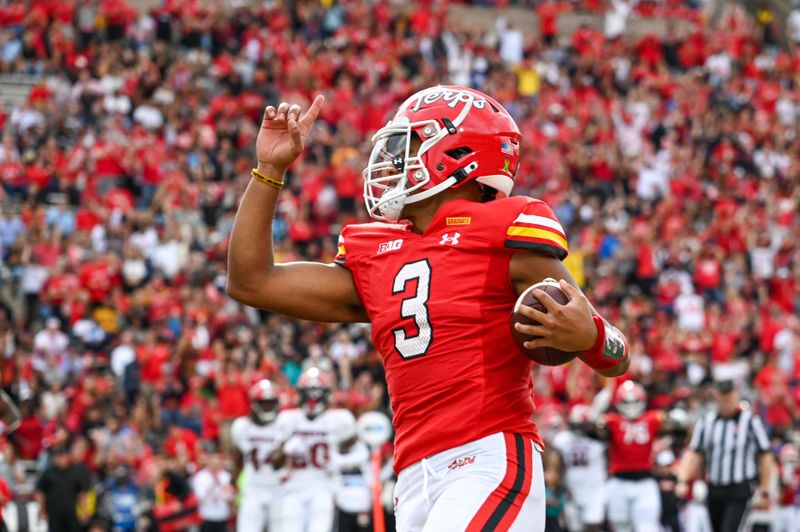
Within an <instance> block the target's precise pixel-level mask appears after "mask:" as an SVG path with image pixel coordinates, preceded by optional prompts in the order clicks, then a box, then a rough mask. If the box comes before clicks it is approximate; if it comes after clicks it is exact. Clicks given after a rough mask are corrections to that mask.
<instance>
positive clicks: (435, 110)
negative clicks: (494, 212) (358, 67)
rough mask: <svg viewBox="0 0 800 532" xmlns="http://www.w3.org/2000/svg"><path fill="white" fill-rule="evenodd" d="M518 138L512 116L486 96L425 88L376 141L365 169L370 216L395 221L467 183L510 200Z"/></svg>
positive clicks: (464, 90) (449, 88)
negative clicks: (411, 206)
mask: <svg viewBox="0 0 800 532" xmlns="http://www.w3.org/2000/svg"><path fill="white" fill-rule="evenodd" d="M520 139H521V135H520V132H519V128H518V127H517V124H516V123H515V122H514V119H513V118H512V117H511V115H510V114H508V112H507V111H506V110H505V109H503V107H502V106H501V105H500V104H499V103H497V102H496V101H495V100H493V99H492V98H490V97H489V96H487V95H485V94H483V93H482V92H479V91H476V90H474V89H470V88H468V87H457V86H436V87H430V88H428V89H425V90H422V91H420V92H418V93H416V94H414V95H413V96H411V97H410V98H409V99H408V100H406V101H405V102H403V104H402V105H401V106H400V108H399V109H398V111H397V114H396V115H395V116H394V118H392V120H391V121H390V122H389V123H388V124H387V125H386V126H385V127H384V128H382V129H380V130H379V131H378V132H377V133H376V134H375V136H374V137H372V144H373V147H372V153H371V155H370V158H369V163H368V164H367V167H366V169H365V170H364V201H365V202H366V204H367V211H368V212H369V214H370V216H372V217H373V218H376V219H379V220H384V221H389V222H396V221H397V220H399V219H400V216H401V214H402V212H403V208H404V207H405V206H406V205H408V204H411V203H416V202H418V201H421V200H424V199H427V198H430V197H431V196H434V195H436V194H438V193H439V192H441V191H443V190H445V189H448V188H451V187H453V188H455V187H459V186H461V185H463V184H464V183H467V182H469V181H477V182H478V183H480V184H481V185H483V186H485V187H489V188H490V189H492V190H493V191H496V193H497V195H498V196H500V197H506V196H508V195H510V194H511V189H512V187H513V186H514V176H515V175H516V173H517V167H518V166H519V164H518V163H519V142H520Z"/></svg>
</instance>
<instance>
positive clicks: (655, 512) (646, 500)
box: [603, 381, 664, 532]
mask: <svg viewBox="0 0 800 532" xmlns="http://www.w3.org/2000/svg"><path fill="white" fill-rule="evenodd" d="M614 406H615V407H616V410H617V411H616V412H609V413H607V414H606V415H605V417H604V420H603V421H604V426H605V430H606V432H607V436H608V449H609V472H610V474H611V478H610V479H609V481H608V490H607V491H608V494H609V497H608V519H609V521H610V522H611V524H612V525H613V526H614V530H615V531H622V532H625V531H634V532H658V531H659V529H660V524H659V523H660V517H661V495H660V492H659V488H658V482H656V479H655V477H654V476H653V467H654V457H653V443H655V440H656V436H657V434H658V431H659V429H660V427H661V424H662V422H663V421H664V414H663V413H661V412H659V411H656V410H647V393H646V392H645V390H644V387H642V385H641V384H639V383H637V382H633V381H625V382H623V383H622V384H621V385H620V386H619V388H617V391H616V393H615V396H614Z"/></svg>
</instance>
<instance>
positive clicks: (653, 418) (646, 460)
mask: <svg viewBox="0 0 800 532" xmlns="http://www.w3.org/2000/svg"><path fill="white" fill-rule="evenodd" d="M662 420H663V415H662V413H661V412H658V411H657V410H649V411H647V412H645V413H644V414H642V415H641V416H640V417H638V418H636V419H629V418H627V417H625V416H623V415H622V414H617V413H609V414H606V427H607V428H608V436H609V445H608V455H609V456H608V457H609V471H610V473H611V474H612V475H618V474H620V473H622V474H625V473H649V472H650V471H651V470H652V469H653V443H654V442H655V440H656V433H657V432H658V429H659V428H660V427H661V422H662Z"/></svg>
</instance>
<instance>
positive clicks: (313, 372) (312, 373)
mask: <svg viewBox="0 0 800 532" xmlns="http://www.w3.org/2000/svg"><path fill="white" fill-rule="evenodd" d="M297 391H298V392H300V408H302V409H303V412H305V414H306V416H308V417H309V418H311V419H313V418H315V417H317V416H318V415H320V414H321V413H323V412H324V411H325V409H326V408H328V403H329V402H330V396H331V385H330V379H329V378H328V376H327V375H325V374H324V373H322V372H321V371H320V370H319V368H309V369H307V370H306V371H304V372H303V374H302V375H300V379H298V381H297Z"/></svg>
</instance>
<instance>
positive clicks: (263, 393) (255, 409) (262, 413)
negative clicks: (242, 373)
mask: <svg viewBox="0 0 800 532" xmlns="http://www.w3.org/2000/svg"><path fill="white" fill-rule="evenodd" d="M248 396H249V398H250V410H251V412H252V414H253V419H254V420H255V421H257V422H258V423H261V424H263V425H266V424H267V423H272V422H273V421H274V420H275V418H276V417H277V416H278V393H277V390H276V389H275V385H274V384H272V382H271V381H269V380H267V379H263V380H260V381H258V382H257V383H255V384H254V385H253V386H251V387H250V391H249V392H248Z"/></svg>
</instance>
